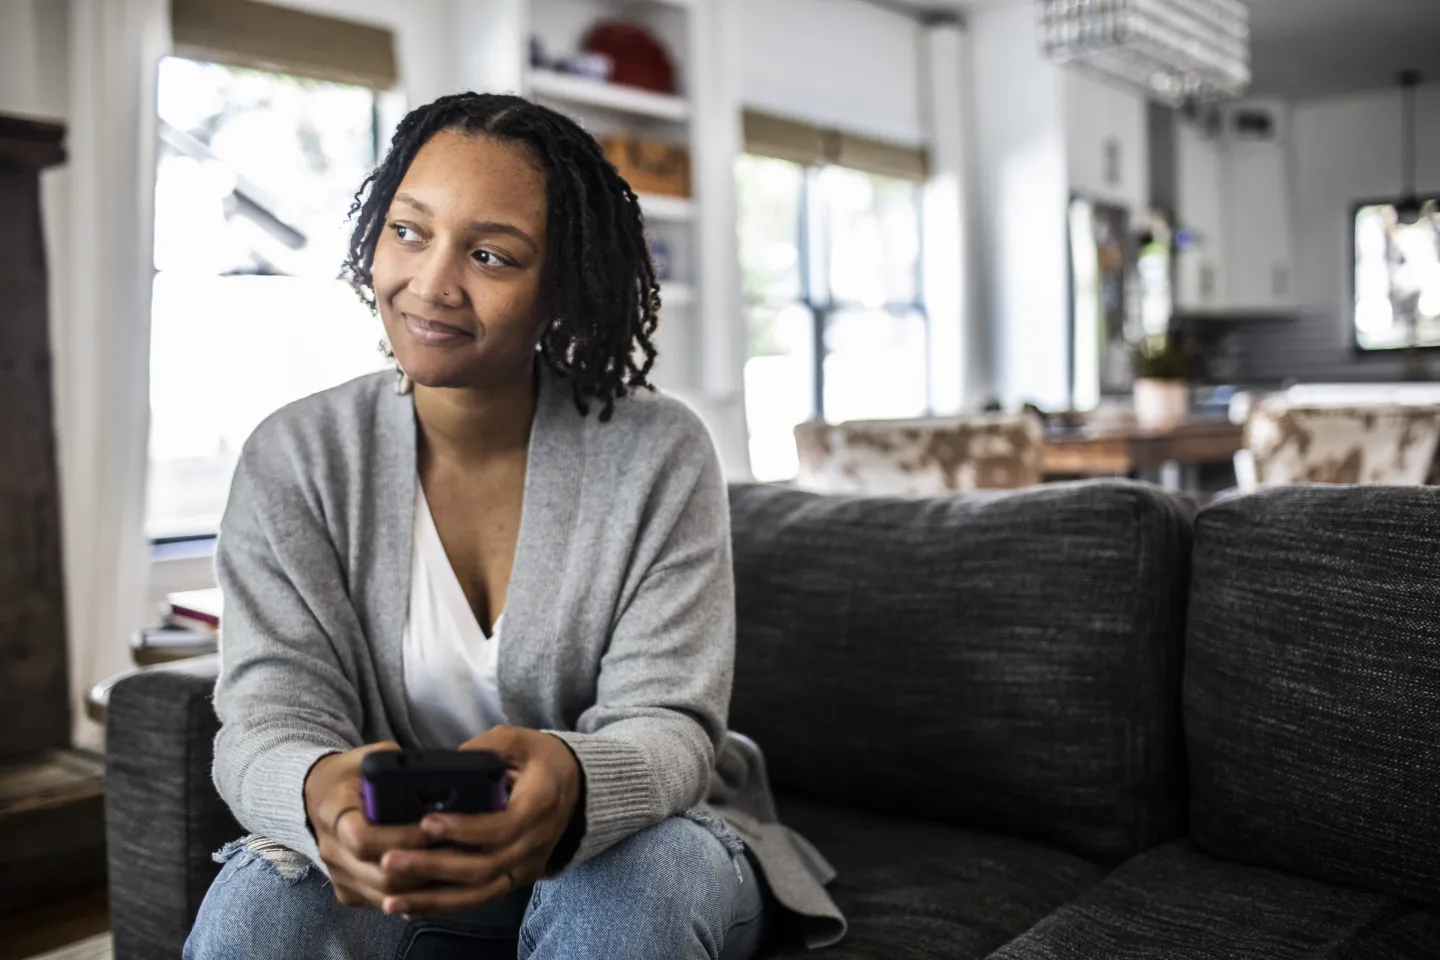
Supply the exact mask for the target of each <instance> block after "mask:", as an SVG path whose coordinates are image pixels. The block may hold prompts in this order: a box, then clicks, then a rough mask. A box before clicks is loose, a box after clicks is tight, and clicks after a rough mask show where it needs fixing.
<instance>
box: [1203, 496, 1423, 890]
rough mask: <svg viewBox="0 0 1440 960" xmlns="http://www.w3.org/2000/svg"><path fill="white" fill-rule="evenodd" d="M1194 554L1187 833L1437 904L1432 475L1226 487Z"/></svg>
mask: <svg viewBox="0 0 1440 960" xmlns="http://www.w3.org/2000/svg"><path fill="white" fill-rule="evenodd" d="M1194 562H1195V577H1194V587H1193V590H1192V596H1191V610H1190V630H1189V641H1188V645H1187V652H1186V675H1185V686H1184V692H1185V721H1186V733H1187V739H1188V745H1189V754H1190V778H1191V783H1192V787H1193V793H1192V798H1191V807H1190V809H1191V831H1192V836H1193V838H1194V840H1195V842H1196V843H1197V844H1199V845H1200V846H1201V847H1202V848H1204V849H1206V850H1209V851H1210V852H1212V853H1214V854H1215V855H1217V856H1221V857H1225V858H1228V859H1233V860H1240V861H1242V862H1247V863H1254V864H1259V865H1263V866H1271V867H1276V868H1279V869H1284V870H1290V871H1293V872H1295V873H1302V874H1305V875H1308V876H1313V877H1318V878H1320V879H1322V880H1331V881H1334V882H1337V883H1350V884H1354V885H1357V886H1362V887H1367V888H1369V889H1373V890H1377V891H1382V892H1386V893H1391V894H1394V895H1396V896H1402V897H1412V898H1415V899H1420V900H1425V901H1427V902H1429V903H1434V904H1440V799H1437V793H1436V788H1435V783H1436V772H1437V771H1440V490H1432V489H1405V488H1398V487H1341V488H1336V487H1295V488H1288V489H1278V490H1273V491H1268V492H1265V493H1261V494H1257V495H1255V496H1251V497H1246V498H1242V499H1240V500H1235V501H1231V502H1228V503H1225V504H1222V505H1220V506H1217V507H1214V508H1212V509H1210V510H1208V511H1206V512H1205V513H1204V514H1203V515H1202V516H1201V518H1200V520H1199V525H1198V528H1197V539H1196V547H1195V561H1194Z"/></svg>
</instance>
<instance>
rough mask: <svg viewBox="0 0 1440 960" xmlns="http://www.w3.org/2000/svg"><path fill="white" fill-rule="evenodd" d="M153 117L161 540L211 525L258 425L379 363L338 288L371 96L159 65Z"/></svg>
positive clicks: (242, 71) (156, 529)
mask: <svg viewBox="0 0 1440 960" xmlns="http://www.w3.org/2000/svg"><path fill="white" fill-rule="evenodd" d="M158 110H159V119H160V141H161V142H160V146H159V159H158V163H157V170H156V184H155V269H156V274H155V282H154V301H153V307H152V316H151V352H150V416H151V425H150V451H149V453H150V472H149V489H148V491H147V505H146V531H147V533H148V534H149V536H150V537H151V538H152V539H167V538H179V537H188V536H203V535H209V534H213V533H214V532H215V531H216V529H217V527H218V525H219V521H220V516H221V513H222V512H223V510H224V506H225V501H226V498H227V497H228V495H229V489H230V478H231V475H232V474H233V472H234V469H235V464H236V461H237V458H238V456H239V452H240V448H241V445H242V444H243V443H244V442H245V439H246V438H247V437H248V436H249V435H250V433H251V431H252V430H254V428H255V427H256V426H257V425H258V424H259V423H260V421H261V420H263V419H264V418H265V417H266V416H267V415H269V414H270V413H271V412H273V411H274V410H276V409H277V408H279V407H281V406H283V405H284V404H286V403H289V402H290V401H292V400H296V399H299V398H301V397H304V396H307V395H309V394H311V393H315V392H316V391H319V390H323V389H326V388H328V387H331V386H334V385H336V384H339V383H343V382H344V381H346V380H348V379H351V378H353V377H356V376H359V375H362V374H365V373H369V372H372V371H374V370H377V369H379V368H380V367H381V366H382V364H383V362H384V361H383V358H382V357H381V356H380V354H379V352H378V350H377V349H376V347H377V344H378V342H379V338H380V332H381V331H380V324H379V321H378V320H376V319H375V318H374V317H372V316H371V314H370V311H369V310H368V308H366V307H365V306H364V305H363V304H362V303H361V302H360V300H359V298H357V297H356V296H355V294H354V293H353V292H352V291H351V290H350V288H349V286H348V284H346V283H344V282H342V281H340V280H338V279H337V274H338V272H339V268H340V264H341V262H342V260H343V259H344V253H345V248H346V244H347V240H348V236H347V230H346V227H347V223H346V220H347V214H348V212H349V207H350V203H351V199H352V197H353V195H354V192H355V189H356V188H357V187H358V186H359V185H360V183H361V181H362V180H363V179H364V177H365V176H366V174H368V173H369V171H370V170H371V168H372V167H373V166H374V164H375V160H376V150H377V124H376V95H375V94H374V93H373V92H372V91H371V90H370V89H368V88H366V87H360V86H352V85H349V84H342V83H331V82H327V81H321V80H312V79H306V78H301V77H295V76H288V75H284V74H276V73H268V72H265V71H261V70H253V69H246V68H239V67H230V66H223V65H220V64H215V63H202V62H198V61H194V60H187V59H183V58H179V57H169V58H166V59H165V60H163V61H162V62H161V64H160V72H159V88H158Z"/></svg>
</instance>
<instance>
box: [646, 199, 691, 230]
mask: <svg viewBox="0 0 1440 960" xmlns="http://www.w3.org/2000/svg"><path fill="white" fill-rule="evenodd" d="M639 197H640V209H641V210H642V211H644V213H645V219H647V220H671V221H675V222H677V223H688V222H689V221H691V220H694V219H695V201H694V200H692V199H690V198H689V197H667V196H663V195H661V194H658V193H642V194H639Z"/></svg>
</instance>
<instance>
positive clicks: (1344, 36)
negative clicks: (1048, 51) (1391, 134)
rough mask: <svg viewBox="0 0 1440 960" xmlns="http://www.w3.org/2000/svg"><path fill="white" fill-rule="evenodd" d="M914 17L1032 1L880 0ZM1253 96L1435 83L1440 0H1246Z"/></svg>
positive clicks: (1439, 62)
mask: <svg viewBox="0 0 1440 960" xmlns="http://www.w3.org/2000/svg"><path fill="white" fill-rule="evenodd" d="M885 2H886V3H887V4H888V5H893V6H897V7H906V8H909V9H911V10H915V11H917V12H922V13H923V12H929V13H943V12H953V11H955V10H959V11H962V12H977V11H983V10H986V9H994V8H997V7H1001V6H1008V5H1016V4H1028V3H1034V2H1035V0H885ZM1245 2H1246V4H1247V5H1248V6H1249V7H1250V30H1251V34H1252V38H1253V51H1252V53H1253V56H1252V64H1251V67H1252V70H1253V71H1254V74H1255V80H1254V84H1253V86H1252V93H1253V94H1255V95H1257V96H1289V97H1322V96H1333V95H1335V94H1343V93H1354V92H1357V91H1360V90H1376V89H1380V88H1383V87H1388V86H1392V85H1393V84H1394V83H1395V74H1396V73H1398V72H1399V71H1400V70H1403V69H1407V68H1415V69H1419V70H1423V71H1424V72H1425V75H1426V78H1427V81H1428V82H1431V83H1440V0H1245Z"/></svg>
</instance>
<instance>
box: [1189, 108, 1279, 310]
mask: <svg viewBox="0 0 1440 960" xmlns="http://www.w3.org/2000/svg"><path fill="white" fill-rule="evenodd" d="M1288 137H1289V111H1288V109H1287V108H1286V106H1285V104H1284V103H1282V102H1280V101H1269V100H1266V101H1247V102H1244V103H1240V104H1236V105H1232V106H1228V107H1226V108H1224V109H1222V110H1220V111H1218V112H1217V113H1216V114H1214V115H1213V117H1211V118H1209V119H1208V120H1206V119H1203V118H1202V119H1198V120H1195V121H1190V122H1186V123H1182V124H1180V125H1179V127H1178V129H1177V135H1176V177H1177V181H1178V184H1177V196H1178V210H1177V213H1178V217H1179V225H1180V226H1181V227H1184V228H1187V231H1188V236H1187V240H1188V241H1189V244H1190V245H1189V246H1187V247H1185V248H1183V249H1182V250H1181V252H1180V254H1179V255H1178V258H1177V264H1176V305H1177V307H1178V308H1179V309H1181V310H1183V311H1187V312H1205V313H1234V314H1237V315H1244V314H1273V313H1277V312H1284V311H1287V310H1289V309H1291V308H1293V307H1294V306H1295V302H1296V300H1295V219H1294V210H1293V206H1292V202H1291V190H1292V185H1291V178H1290V160H1289V144H1288Z"/></svg>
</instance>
